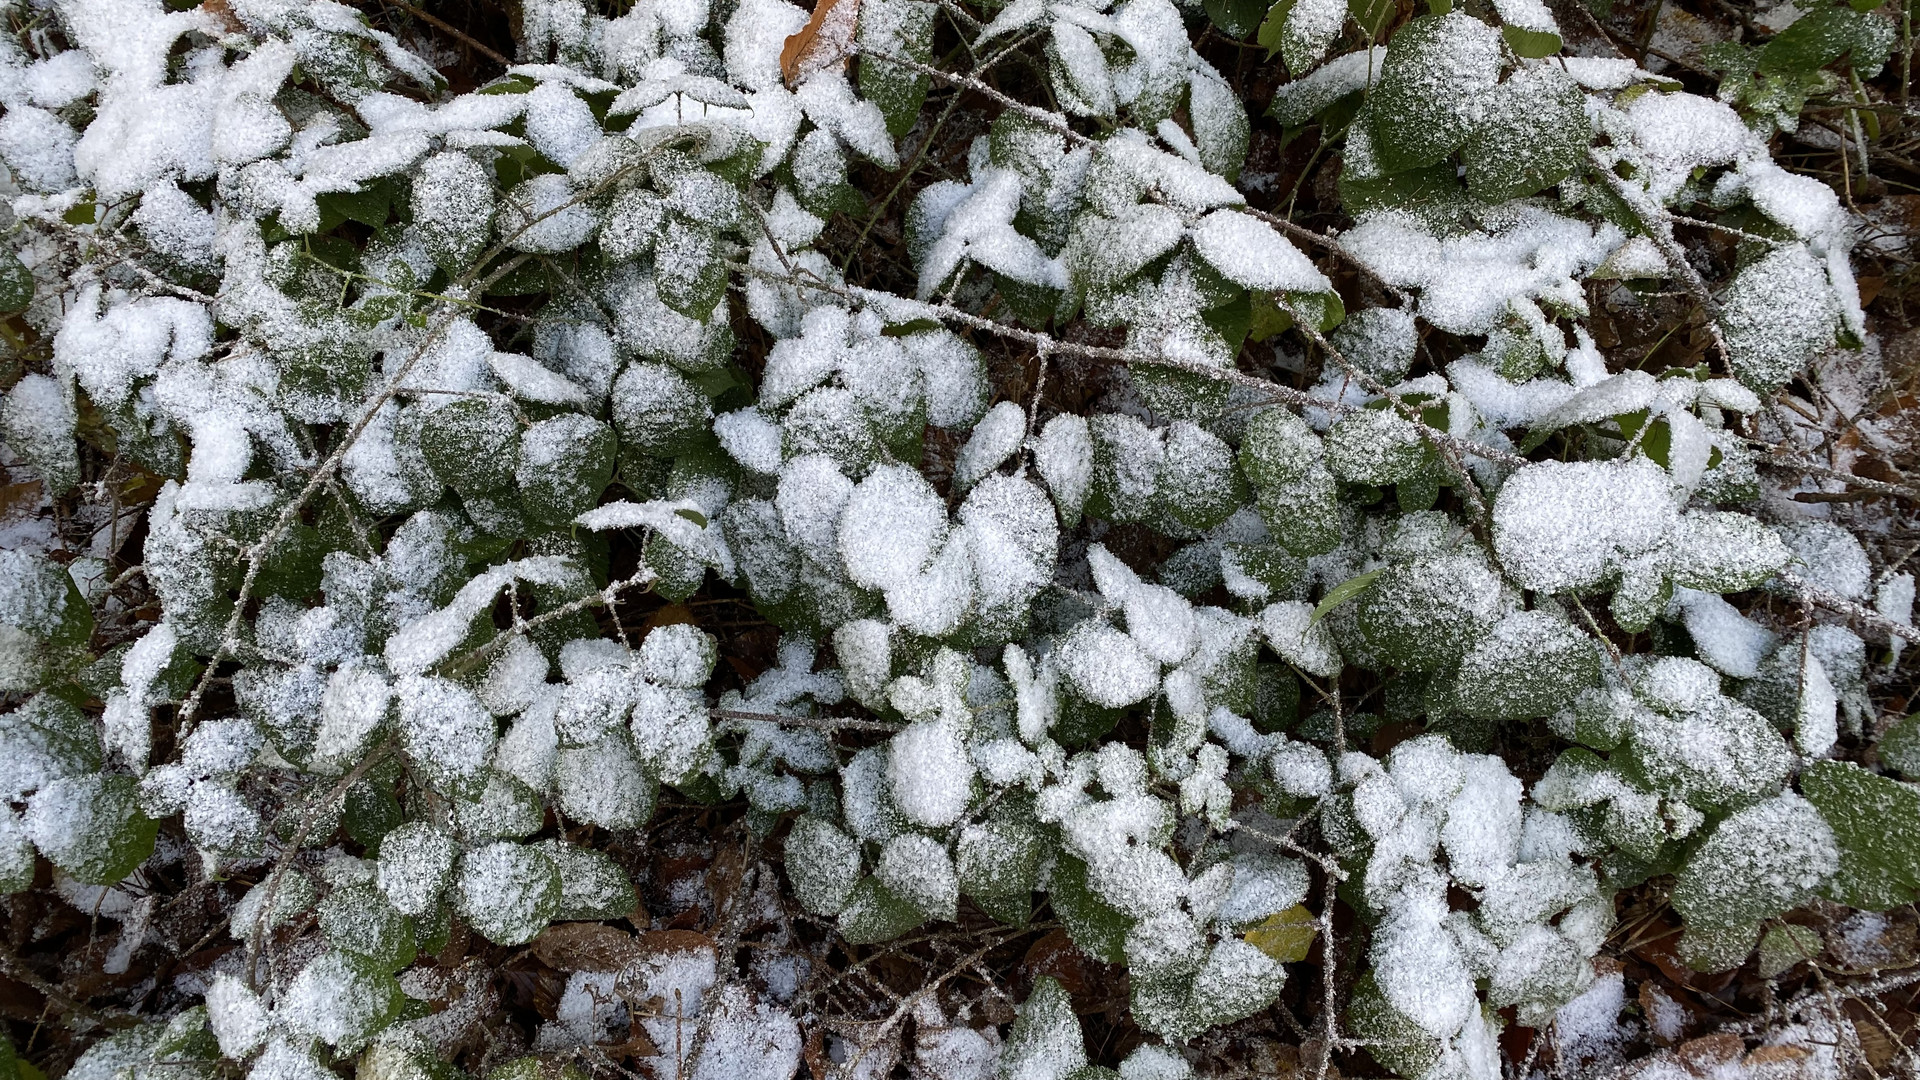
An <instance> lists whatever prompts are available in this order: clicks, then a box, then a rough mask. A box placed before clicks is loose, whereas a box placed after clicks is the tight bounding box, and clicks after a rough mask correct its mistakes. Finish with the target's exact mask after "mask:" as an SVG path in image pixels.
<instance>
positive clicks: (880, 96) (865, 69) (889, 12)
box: [856, 0, 939, 139]
mask: <svg viewBox="0 0 1920 1080" xmlns="http://www.w3.org/2000/svg"><path fill="white" fill-rule="evenodd" d="M938 10H939V8H938V7H937V6H936V5H934V4H931V3H927V2H925V0H866V2H865V3H863V4H861V5H860V15H859V18H860V25H859V29H858V31H857V32H856V33H857V42H858V44H859V47H860V49H861V51H862V52H863V53H867V52H871V53H882V54H887V55H891V56H899V57H903V58H905V59H909V60H916V61H919V62H920V63H922V64H924V63H927V62H928V61H929V60H931V59H932V58H933V26H934V15H935V13H936V12H938ZM859 66H860V71H859V81H860V96H861V97H863V98H866V99H867V100H868V101H871V102H873V103H874V104H875V105H878V106H879V107H880V114H881V115H882V116H884V117H885V118H886V121H887V133H888V134H889V135H892V136H893V137H894V138H896V139H897V138H899V137H900V136H902V135H905V134H906V133H907V132H908V131H910V130H912V128H913V125H914V122H915V121H917V120H918V119H919V118H920V105H921V103H922V102H924V101H925V100H926V97H927V87H928V85H929V79H928V76H927V75H926V74H924V73H923V72H920V71H916V70H914V69H913V68H910V67H906V66H904V65H901V64H894V63H889V62H887V61H885V60H881V59H878V58H877V57H875V56H870V55H863V56H861V57H860V60H859Z"/></svg>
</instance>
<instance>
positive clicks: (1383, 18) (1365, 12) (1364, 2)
mask: <svg viewBox="0 0 1920 1080" xmlns="http://www.w3.org/2000/svg"><path fill="white" fill-rule="evenodd" d="M1398 11H1399V5H1397V4H1395V3H1394V2H1393V0H1347V14H1348V15H1349V16H1350V17H1352V19H1353V21H1354V22H1355V23H1357V24H1359V26H1360V32H1361V33H1363V34H1365V35H1367V38H1368V40H1370V41H1371V40H1377V39H1378V38H1379V37H1380V34H1381V32H1382V31H1384V30H1385V29H1386V28H1387V23H1388V22H1389V21H1390V20H1392V18H1393V16H1394V15H1395V14H1396V13H1397V12H1398Z"/></svg>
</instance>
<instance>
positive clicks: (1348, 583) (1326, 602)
mask: <svg viewBox="0 0 1920 1080" xmlns="http://www.w3.org/2000/svg"><path fill="white" fill-rule="evenodd" d="M1389 569H1391V568H1390V567H1385V566H1383V567H1381V568H1380V569H1378V570H1369V571H1367V572H1366V573H1364V574H1361V575H1360V576H1359V577H1355V578H1348V579H1347V580H1345V581H1343V582H1341V583H1340V584H1338V585H1335V586H1334V587H1333V588H1332V589H1331V590H1330V591H1329V592H1328V593H1327V595H1326V597H1325V598H1324V599H1322V600H1321V601H1320V604H1319V606H1318V607H1315V608H1314V609H1313V614H1312V615H1311V616H1309V617H1308V618H1307V625H1308V626H1312V625H1313V624H1314V623H1317V622H1319V621H1320V620H1321V619H1324V618H1326V617H1327V612H1329V611H1332V610H1333V609H1334V608H1337V607H1339V606H1340V605H1341V604H1344V603H1346V602H1347V601H1349V600H1351V599H1353V598H1354V597H1356V596H1359V595H1360V594H1361V593H1363V592H1366V591H1367V590H1368V589H1370V588H1372V587H1373V583H1374V582H1376V581H1379V580H1380V575H1382V574H1384V573H1386V572H1387V571H1388V570H1389Z"/></svg>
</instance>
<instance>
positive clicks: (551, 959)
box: [532, 923, 641, 972]
mask: <svg viewBox="0 0 1920 1080" xmlns="http://www.w3.org/2000/svg"><path fill="white" fill-rule="evenodd" d="M532 949H533V955H534V956H535V957H536V958H537V959H538V960H539V961H540V962H541V963H543V964H545V965H547V966H548V967H550V968H553V969H555V970H556V971H565V972H574V971H619V970H620V969H621V968H623V967H625V966H627V964H628V963H629V962H631V961H632V960H633V959H634V958H636V957H638V956H639V955H640V953H641V946H640V944H639V943H638V942H636V941H635V940H634V938H633V935H632V934H629V933H626V932H625V931H623V930H616V929H614V928H613V927H611V926H607V925H605V924H603V923H556V924H554V925H553V926H549V927H547V928H546V929H545V930H542V931H541V932H540V936H539V937H536V938H534V939H533V945H532Z"/></svg>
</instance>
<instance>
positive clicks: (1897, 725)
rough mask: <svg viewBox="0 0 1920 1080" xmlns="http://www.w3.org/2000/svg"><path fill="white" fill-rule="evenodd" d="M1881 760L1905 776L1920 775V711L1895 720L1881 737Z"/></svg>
mask: <svg viewBox="0 0 1920 1080" xmlns="http://www.w3.org/2000/svg"><path fill="white" fill-rule="evenodd" d="M1878 749H1879V751H1880V760H1881V762H1882V763H1884V764H1885V765H1886V766H1887V767H1888V768H1890V769H1893V770H1894V771H1896V772H1898V773H1900V774H1901V775H1903V776H1909V777H1920V713H1914V714H1913V715H1912V716H1909V717H1906V718H1905V719H1902V720H1896V721H1894V724H1893V726H1892V727H1890V728H1888V729H1887V733H1886V734H1885V735H1882V736H1881V737H1880V746H1879V748H1878Z"/></svg>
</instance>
